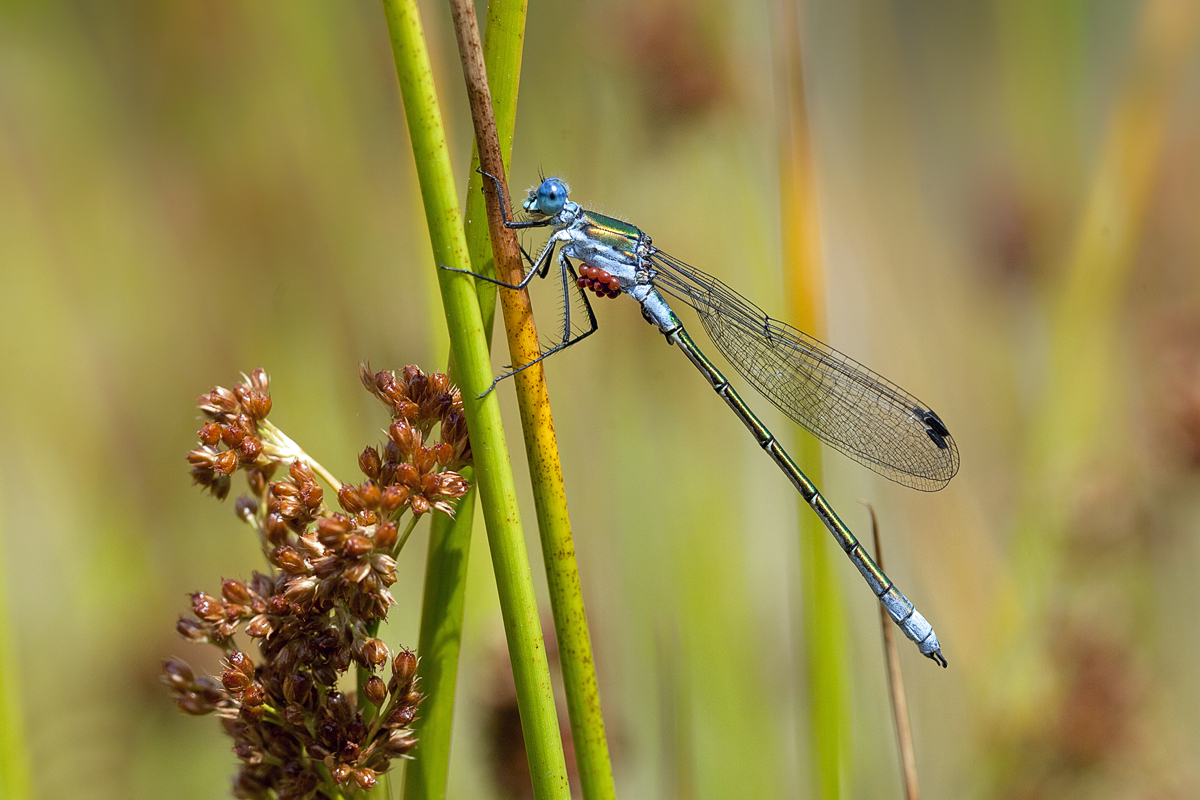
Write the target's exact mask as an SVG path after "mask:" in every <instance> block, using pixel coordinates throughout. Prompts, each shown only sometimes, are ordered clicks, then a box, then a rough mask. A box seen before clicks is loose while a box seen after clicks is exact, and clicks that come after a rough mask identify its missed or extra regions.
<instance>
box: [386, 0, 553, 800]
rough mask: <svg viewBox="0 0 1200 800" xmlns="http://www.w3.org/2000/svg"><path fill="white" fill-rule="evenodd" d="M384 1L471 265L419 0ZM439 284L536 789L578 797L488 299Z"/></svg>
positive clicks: (435, 179) (446, 218)
mask: <svg viewBox="0 0 1200 800" xmlns="http://www.w3.org/2000/svg"><path fill="white" fill-rule="evenodd" d="M383 9H384V14H385V16H386V17H387V23H388V31H389V34H390V36H391V41H392V52H393V55H394V57H395V61H396V74H397V77H398V79H399V81H400V90H401V94H402V96H403V99H404V112H405V116H406V118H407V120H408V130H409V136H410V138H411V140H412V147H413V156H414V160H415V162H416V169H417V177H418V180H419V183H420V186H421V196H422V198H423V200H424V204H425V216H426V219H427V222H428V225H429V235H430V240H431V242H432V244H433V251H434V262H435V264H437V265H438V266H445V267H451V268H456V269H468V268H469V267H470V261H469V258H468V255H467V244H466V238H465V236H464V233H463V228H462V219H461V216H460V214H459V210H458V209H459V206H458V197H457V194H456V192H455V190H454V175H453V172H452V171H451V169H450V154H449V150H448V148H447V145H446V138H445V131H444V129H443V125H442V117H441V111H440V108H439V105H438V100H437V92H436V88H435V86H434V82H433V70H432V67H431V65H430V63H429V54H428V51H427V49H426V47H425V37H424V33H423V31H422V28H421V20H420V15H419V13H418V10H417V5H416V0H383ZM438 283H439V285H440V287H441V292H442V303H443V305H444V307H445V311H446V322H447V325H448V327H449V332H450V346H451V350H452V352H453V354H454V359H455V362H456V363H457V365H458V368H459V375H458V376H457V377H458V379H459V386H460V387H461V388H462V395H463V408H464V411H465V413H466V417H467V427H468V429H469V431H470V433H471V449H472V452H473V453H474V457H475V470H476V478H477V486H478V488H479V494H480V498H481V501H482V508H483V516H484V521H485V523H486V525H487V531H488V543H489V546H490V549H491V555H492V564H493V567H494V569H495V575H496V588H497V591H498V594H499V596H500V610H501V614H502V616H503V619H504V630H505V634H506V636H507V639H508V648H509V656H510V659H511V661H512V670H513V680H514V682H515V685H516V693H517V705H518V708H519V709H520V714H521V727H522V731H523V732H524V735H525V746H526V750H527V754H528V758H529V772H530V776H531V778H532V780H533V789H534V796H535V797H537V798H539V800H542V798H563V800H566V798H568V797H569V796H570V789H569V786H568V784H567V773H566V761H565V759H564V757H563V748H562V741H561V739H560V738H559V733H558V719H557V717H556V714H555V709H554V694H553V690H552V688H551V685H550V669H549V666H548V663H547V659H546V649H545V644H544V642H543V641H542V631H541V623H540V621H539V618H538V610H537V601H536V599H535V597H534V591H533V580H532V574H531V571H530V567H529V559H528V554H527V553H526V550H525V539H524V534H523V531H522V528H521V523H520V511H519V509H518V508H517V502H516V491H515V487H514V481H513V475H512V468H511V464H510V460H509V455H508V446H507V444H506V442H505V440H504V429H503V426H502V424H501V421H500V407H499V403H498V400H497V396H496V394H495V393H494V392H493V393H491V394H488V395H487V396H486V397H482V398H481V397H480V395H481V394H483V392H485V391H486V390H487V389H488V387H489V386H490V385H491V379H492V368H491V359H490V356H489V353H488V345H487V339H486V337H485V335H484V329H483V319H482V317H481V315H480V311H479V299H478V297H477V296H476V294H475V286H474V281H473V280H472V279H471V278H470V277H468V276H466V275H463V274H460V273H454V272H449V271H447V270H441V269H439V270H438ZM419 757H420V756H419V755H418V758H419Z"/></svg>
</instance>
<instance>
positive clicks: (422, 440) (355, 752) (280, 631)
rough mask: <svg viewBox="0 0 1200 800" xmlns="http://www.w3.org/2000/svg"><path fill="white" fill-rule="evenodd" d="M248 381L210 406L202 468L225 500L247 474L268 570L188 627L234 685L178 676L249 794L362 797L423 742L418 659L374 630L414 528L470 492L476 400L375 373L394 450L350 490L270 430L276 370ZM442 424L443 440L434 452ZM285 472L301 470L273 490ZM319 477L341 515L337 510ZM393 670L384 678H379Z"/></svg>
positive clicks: (237, 586) (188, 707) (181, 691)
mask: <svg viewBox="0 0 1200 800" xmlns="http://www.w3.org/2000/svg"><path fill="white" fill-rule="evenodd" d="M243 378H244V380H243V382H242V383H241V384H239V385H238V386H236V387H235V388H234V389H233V390H232V391H230V390H228V389H225V388H221V387H218V388H216V389H213V390H212V391H210V392H209V393H208V394H206V395H204V396H202V397H201V398H200V400H199V407H200V410H201V411H202V412H203V413H204V414H205V416H206V417H207V421H206V422H205V424H204V425H203V427H201V429H200V431H199V437H200V442H201V444H200V447H198V448H197V449H196V450H193V451H192V452H191V453H189V455H188V461H189V463H190V464H191V465H192V477H193V479H194V480H195V482H196V483H197V484H199V485H201V486H203V487H205V488H206V489H208V490H209V491H210V492H212V493H213V494H214V495H215V496H217V497H219V498H220V497H224V496H225V495H226V494H228V492H229V488H230V478H231V476H232V475H233V473H235V472H237V471H238V470H242V471H244V472H245V473H246V476H247V479H248V482H249V487H250V494H249V495H246V496H243V497H240V498H239V499H238V501H237V507H236V510H237V514H238V516H239V517H240V518H241V519H242V520H243V521H245V522H247V523H249V524H250V525H251V526H252V527H253V528H254V530H255V531H256V532H257V533H258V536H259V539H260V542H261V544H262V547H263V552H264V554H265V555H266V558H267V561H268V565H269V570H268V571H267V574H262V573H259V572H255V573H254V574H253V577H252V578H251V580H250V581H248V582H242V581H237V580H229V579H226V580H224V581H222V584H221V596H220V597H215V596H213V595H210V594H208V593H206V592H196V593H194V594H193V595H191V614H190V615H189V616H184V617H181V618H180V620H179V622H178V624H177V626H176V629H177V631H178V632H179V633H180V634H181V635H182V636H183V637H184V638H185V639H188V640H189V641H194V642H206V643H209V644H213V645H216V646H218V647H220V648H221V649H222V650H223V651H224V653H225V669H224V671H223V672H222V674H221V675H220V678H219V680H218V679H215V678H212V677H207V676H200V677H197V676H195V674H194V673H193V671H192V669H191V668H190V667H189V666H188V665H187V664H186V663H184V662H183V661H181V660H179V659H170V660H168V661H167V662H165V663H164V681H165V682H166V683H167V685H168V686H169V687H170V688H171V691H172V692H173V693H174V695H175V697H176V701H177V703H178V705H179V707H180V708H181V709H182V710H183V711H185V712H186V713H189V714H197V715H199V714H207V713H211V712H215V713H216V714H217V716H219V717H220V718H221V719H222V721H223V723H224V725H225V730H226V732H227V733H228V734H229V735H230V736H231V737H232V738H233V740H234V752H235V753H236V754H237V755H238V757H239V758H240V759H241V761H242V767H241V771H240V773H239V775H238V777H237V779H236V781H235V784H234V794H235V796H237V797H242V798H267V797H271V798H276V797H277V798H288V799H293V798H294V799H296V800H299V799H300V798H311V799H314V800H315V799H316V798H332V797H335V796H340V797H352V796H355V794H356V793H357V792H358V791H360V790H365V789H368V788H370V787H371V786H373V785H374V784H375V782H376V776H377V775H378V774H379V773H381V772H384V771H386V770H387V769H388V765H389V762H390V761H391V759H393V758H396V757H397V756H404V755H406V754H408V753H409V751H411V750H412V749H413V747H415V745H416V739H415V738H414V736H413V734H412V731H411V730H410V729H409V727H408V726H409V724H410V723H411V722H412V720H413V719H414V717H415V715H416V711H417V706H418V704H419V702H420V700H421V694H420V692H419V691H418V689H417V678H416V666H417V659H416V656H415V655H414V654H413V653H411V652H409V651H408V650H401V651H400V652H398V653H396V654H395V656H394V657H393V656H392V654H391V653H390V652H389V650H388V647H387V646H386V645H385V644H384V643H383V642H382V641H381V640H380V639H379V638H377V637H376V635H375V634H376V632H377V629H378V625H379V622H380V621H381V620H382V619H383V618H384V617H385V615H386V614H387V610H388V608H389V607H390V606H391V605H392V604H393V603H394V602H395V601H394V600H393V598H392V595H391V592H390V591H389V588H388V587H390V586H391V585H392V584H393V583H395V581H396V573H395V564H396V561H395V559H396V556H397V554H398V553H399V551H400V549H401V548H402V547H403V545H404V542H405V540H406V539H407V537H408V535H409V533H411V531H412V529H413V527H414V525H415V523H416V522H417V520H419V519H420V517H421V516H422V515H424V514H426V513H428V512H430V511H433V510H437V511H442V512H444V513H452V511H453V506H452V505H451V503H452V501H453V500H456V499H457V498H459V497H461V496H462V495H463V494H464V493H465V492H466V490H467V485H466V483H465V482H464V480H463V478H462V476H461V475H460V474H459V473H458V472H457V471H455V470H456V469H458V468H460V467H461V466H463V465H465V464H467V463H469V459H470V452H471V450H470V443H469V442H468V440H467V434H466V424H465V421H464V418H463V414H462V400H461V396H460V395H459V393H458V391H457V390H456V389H454V388H453V387H452V386H451V385H450V383H449V381H448V380H447V379H446V377H445V376H444V375H440V374H437V373H435V374H432V375H428V376H427V375H425V374H424V373H423V372H421V371H420V370H419V369H417V368H416V367H408V368H406V369H405V370H404V371H403V373H402V375H401V376H399V377H397V376H396V375H393V374H392V373H390V372H379V373H374V374H372V373H370V372H369V370H367V368H366V367H365V366H364V368H363V380H364V383H366V384H367V388H368V389H370V390H371V391H372V393H374V394H375V395H376V396H378V397H380V399H382V400H384V402H385V403H387V405H388V406H389V408H391V409H392V417H393V422H392V425H391V426H390V427H389V428H388V431H387V434H388V439H387V441H386V443H385V444H384V445H383V448H382V454H381V453H380V451H379V450H378V449H376V448H373V447H368V448H367V449H366V450H365V451H363V453H362V455H361V456H360V457H359V464H360V466H361V468H362V470H363V472H364V474H365V475H366V477H367V480H366V481H365V482H364V483H363V484H361V485H359V486H349V485H343V484H341V483H339V482H337V481H336V480H334V479H332V477H330V476H329V475H328V473H327V472H326V471H325V470H324V469H323V468H321V466H320V465H319V464H317V463H316V462H315V461H313V460H312V459H311V458H310V457H309V456H308V455H307V454H306V453H304V452H303V451H302V450H301V449H300V448H299V447H298V446H297V445H296V444H295V442H293V441H292V440H291V439H289V438H288V437H287V436H285V435H284V434H283V433H282V432H281V431H280V430H279V429H278V428H276V427H275V426H274V425H273V424H272V423H270V422H269V421H268V420H267V415H268V413H269V412H270V410H271V396H270V393H269V390H268V388H269V382H268V379H267V375H266V373H265V372H263V371H262V370H256V371H255V372H254V373H252V374H251V375H250V376H243ZM435 427H439V428H440V437H439V438H440V441H437V442H436V443H427V440H428V438H429V436H430V434H431V433H432V432H433V429H434V428H435ZM281 468H283V469H286V475H284V476H283V477H282V478H281V479H280V480H271V478H272V476H273V475H274V473H275V472H276V471H277V470H279V469H281ZM318 476H320V477H322V478H323V479H325V480H326V481H327V482H328V483H329V484H330V486H332V487H333V488H334V490H335V491H336V496H337V499H338V502H339V504H340V505H341V508H342V511H340V512H338V511H331V510H330V509H329V508H328V507H327V506H326V505H325V492H324V490H323V489H322V487H321V485H320V484H319V483H318V482H317V478H318ZM406 516H407V517H408V519H407V520H406V519H404V518H405V517H406ZM401 523H403V532H402V531H401ZM239 634H242V635H244V636H245V637H248V638H249V639H252V640H254V641H255V642H256V643H257V645H258V651H259V654H260V655H259V658H258V659H257V660H254V659H252V657H251V656H250V655H249V654H248V653H247V652H246V651H245V650H244V649H243V646H242V645H241V644H240V643H239V642H237V641H235V639H236V638H237V637H238V635H239ZM389 661H390V662H391V675H390V678H389V679H388V680H386V681H385V680H384V679H383V678H382V677H380V676H379V675H376V674H374V673H375V672H376V671H377V670H379V669H381V668H383V667H385V666H386V665H387V664H388V663H389ZM351 666H355V667H357V674H358V679H359V691H358V693H357V694H358V695H359V696H360V697H362V698H364V699H365V700H367V701H369V705H367V706H364V707H361V708H360V707H359V702H358V699H357V697H355V696H354V695H352V694H344V693H343V692H341V691H339V690H338V688H337V685H338V682H339V679H340V677H341V675H342V674H343V673H345V672H346V671H347V670H348V669H350V667H351Z"/></svg>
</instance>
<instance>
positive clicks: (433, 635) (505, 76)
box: [404, 0, 526, 800]
mask: <svg viewBox="0 0 1200 800" xmlns="http://www.w3.org/2000/svg"><path fill="white" fill-rule="evenodd" d="M525 8H526V6H525V0H492V2H489V3H488V23H487V39H486V41H485V42H484V61H485V62H486V63H487V66H488V73H489V74H490V75H491V76H493V77H492V78H491V81H490V82H491V85H492V87H493V94H494V95H495V96H496V98H497V100H496V104H495V109H496V127H497V130H498V135H499V138H500V142H501V150H502V152H503V155H504V157H505V162H506V163H507V160H508V156H509V154H510V153H511V152H512V137H513V128H514V127H515V124H516V116H517V113H516V112H517V102H516V101H517V86H518V84H519V82H520V75H521V53H522V47H523V45H524V35H525ZM478 164H479V155H478V153H477V152H475V153H473V155H472V160H471V177H470V182H469V186H468V189H467V204H466V205H467V211H466V218H465V220H464V228H465V232H466V237H467V252H468V254H469V256H470V261H471V267H472V269H473V270H474V271H475V272H483V273H485V274H492V273H494V271H495V270H494V267H493V265H492V258H491V255H492V251H491V244H490V242H489V240H488V231H487V225H486V219H487V217H486V214H485V212H484V199H483V192H481V191H480V185H481V184H480V181H481V180H482V176H480V175H478V174H477V173H476V172H475V167H477V166H478ZM475 288H476V292H477V294H478V296H479V304H480V313H481V315H482V317H483V327H484V334H485V337H486V338H487V340H488V343H489V347H490V344H491V331H492V319H493V316H494V314H495V308H496V293H495V287H493V286H492V284H490V283H486V282H483V281H480V282H479V283H478V284H477V285H476V287H475ZM446 371H447V374H449V375H450V377H451V379H452V380H454V381H455V382H456V383H457V382H458V366H457V364H456V363H455V360H454V354H453V352H451V354H450V358H449V364H448V365H447V369H446ZM473 474H474V472H473V471H472V475H473ZM468 481H469V482H471V483H472V484H474V480H473V478H468ZM456 509H457V513H456V515H455V518H454V519H449V518H447V517H445V516H443V515H438V516H436V517H435V518H434V520H433V524H432V527H431V530H430V539H429V549H428V555H427V558H426V562H425V591H424V597H423V599H422V603H421V631H420V634H419V640H418V652H420V653H421V656H422V657H421V662H420V666H419V668H418V673H419V675H420V676H421V684H422V686H424V687H425V688H426V692H427V695H428V696H427V697H426V699H425V702H424V703H423V704H422V711H421V717H419V718H418V719H417V720H416V723H415V725H414V728H415V730H416V734H417V736H418V737H419V739H420V742H421V753H422V755H421V758H419V759H416V760H414V761H413V762H412V763H411V764H410V765H409V766H408V769H407V770H406V771H405V773H404V797H405V798H407V800H427V799H428V798H439V800H440V798H443V797H445V795H446V782H447V779H448V776H449V764H450V737H451V733H452V727H453V721H454V698H455V688H456V683H457V677H458V659H459V653H460V650H461V644H462V631H463V609H464V606H465V598H466V585H467V565H468V556H469V554H470V549H471V528H472V523H473V522H474V512H475V492H474V491H473V490H472V491H471V492H470V493H469V494H467V495H466V496H465V497H463V498H462V499H461V500H459V502H458V505H457V506H456Z"/></svg>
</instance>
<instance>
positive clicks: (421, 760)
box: [404, 467, 475, 800]
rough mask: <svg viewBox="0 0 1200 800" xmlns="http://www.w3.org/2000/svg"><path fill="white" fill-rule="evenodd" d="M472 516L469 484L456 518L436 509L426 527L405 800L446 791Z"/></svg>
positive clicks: (466, 474)
mask: <svg viewBox="0 0 1200 800" xmlns="http://www.w3.org/2000/svg"><path fill="white" fill-rule="evenodd" d="M462 472H463V478H464V479H465V480H466V481H467V482H468V483H470V484H471V485H472V487H474V483H475V481H474V477H475V475H474V472H475V471H474V470H473V469H472V468H470V467H467V468H465V469H463V471H462ZM474 521H475V489H474V488H472V489H471V490H470V491H469V492H467V493H466V494H465V495H463V496H462V497H461V498H460V499H459V501H458V505H457V512H456V514H455V516H454V518H453V519H451V518H450V517H448V516H446V515H445V514H439V515H437V516H436V517H435V518H434V520H433V523H432V526H431V528H430V531H429V554H428V556H427V557H426V560H425V594H424V597H423V598H422V600H421V633H420V635H419V638H418V640H417V652H418V653H420V654H421V661H420V663H419V664H418V666H417V674H418V675H419V676H420V678H421V691H422V692H424V693H425V700H424V701H423V702H422V703H421V716H420V717H418V718H417V720H416V722H415V723H414V724H413V729H414V730H415V732H416V735H417V741H418V742H419V744H418V751H417V758H416V759H414V760H413V761H411V762H410V763H409V765H408V767H407V769H406V771H405V773H404V797H405V800H429V798H442V797H445V796H446V781H447V777H448V775H449V770H450V733H451V728H452V724H453V722H454V695H455V691H454V690H455V686H456V682H457V679H458V654H459V651H460V649H461V647H462V632H463V608H464V606H465V605H466V587H467V556H468V555H469V554H470V550H471V525H472V523H473V522H474Z"/></svg>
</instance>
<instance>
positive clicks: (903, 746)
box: [863, 503, 921, 800]
mask: <svg viewBox="0 0 1200 800" xmlns="http://www.w3.org/2000/svg"><path fill="white" fill-rule="evenodd" d="M863 505H865V506H866V507H867V510H868V511H870V512H871V536H872V537H873V538H874V539H875V563H876V564H878V565H879V568H880V569H884V566H883V544H881V543H880V541H879V518H878V517H876V516H875V507H874V506H873V505H871V504H870V503H864V504H863ZM879 619H880V623H881V624H882V625H883V652H884V655H885V656H886V658H887V671H888V690H889V692H890V693H891V696H892V717H893V719H895V721H896V745H897V746H898V747H899V748H900V767H901V770H902V772H903V773H904V796H905V797H906V798H907V800H920V797H921V790H920V789H919V788H918V787H917V755H916V751H915V750H913V740H912V727H911V726H910V725H909V723H908V696H907V695H906V694H905V693H904V678H903V677H901V675H900V653H899V651H898V650H897V649H896V629H895V627H894V626H893V624H892V620H891V619H890V618H889V617H888V615H887V611H885V610H884V608H883V606H882V605H881V606H880V607H879Z"/></svg>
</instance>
